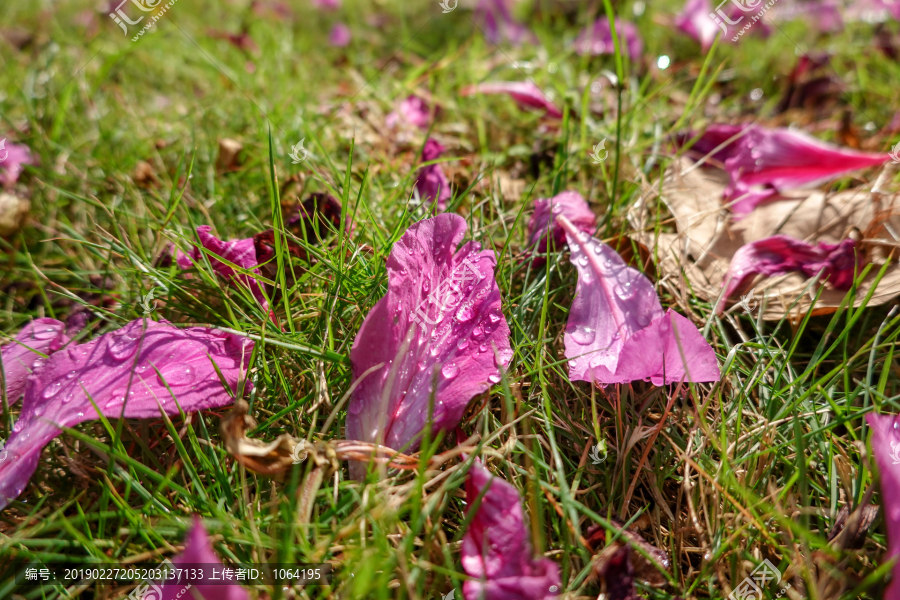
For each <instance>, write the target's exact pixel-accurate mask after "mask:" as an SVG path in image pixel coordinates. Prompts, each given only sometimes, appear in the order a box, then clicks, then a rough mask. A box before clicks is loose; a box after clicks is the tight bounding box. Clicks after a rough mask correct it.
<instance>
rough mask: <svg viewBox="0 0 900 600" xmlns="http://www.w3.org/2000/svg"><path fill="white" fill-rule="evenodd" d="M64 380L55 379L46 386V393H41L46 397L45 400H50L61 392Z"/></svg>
mask: <svg viewBox="0 0 900 600" xmlns="http://www.w3.org/2000/svg"><path fill="white" fill-rule="evenodd" d="M62 386H63V382H62V381H54V382H53V383H51V384H50V385H48V386H47V387H46V388H44V393H43V394H41V395H42V396H43V397H44V400H49V399H50V398H52V397H53V396H55V395H56V394H58V393H59V390H61V389H62Z"/></svg>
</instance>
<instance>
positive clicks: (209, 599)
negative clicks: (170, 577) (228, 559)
mask: <svg viewBox="0 0 900 600" xmlns="http://www.w3.org/2000/svg"><path fill="white" fill-rule="evenodd" d="M172 564H173V565H174V567H175V568H178V567H180V566H181V565H203V566H204V568H203V571H204V575H205V576H206V577H211V576H212V571H211V569H214V568H215V567H214V566H213V565H216V566H220V565H222V561H220V560H219V557H218V556H216V553H215V552H214V551H213V547H212V542H211V541H210V539H209V535H208V534H207V533H206V529H205V528H204V527H203V522H202V521H201V520H200V518H199V517H196V516H195V517H194V525H193V527H191V530H190V531H189V532H188V535H187V538H185V540H184V552H182V553H181V554H179V555H178V556H176V557H175V558H174V559H173V560H172ZM217 570H218V569H217ZM185 571H187V569H185ZM182 580H185V581H186V584H180V583H179V584H176V583H172V582H165V583H164V584H163V586H162V587H163V589H162V598H161V599H160V600H178V599H184V598H196V596H192V595H191V594H194V593H196V594H199V596H200V597H201V598H203V599H204V600H249V598H250V596H249V595H248V594H247V591H246V590H245V589H244V588H242V587H241V586H240V585H236V584H234V585H216V584H214V583H191V580H190V579H189V578H186V576H184V577H182ZM188 585H190V591H189V592H184V590H185V588H187V587H188Z"/></svg>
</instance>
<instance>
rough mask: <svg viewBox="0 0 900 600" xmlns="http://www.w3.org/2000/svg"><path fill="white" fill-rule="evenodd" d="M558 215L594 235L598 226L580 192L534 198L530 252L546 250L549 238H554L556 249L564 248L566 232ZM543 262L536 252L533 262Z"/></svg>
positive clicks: (530, 226) (536, 263) (529, 224)
mask: <svg viewBox="0 0 900 600" xmlns="http://www.w3.org/2000/svg"><path fill="white" fill-rule="evenodd" d="M557 215H562V216H564V217H566V218H567V219H568V220H569V221H571V222H572V224H573V225H575V228H576V229H577V230H578V231H583V232H584V233H587V234H588V235H594V232H595V231H596V230H597V217H596V216H594V212H593V211H592V210H591V207H590V206H588V203H587V202H585V201H584V197H582V195H581V194H579V193H578V192H562V193H560V194H557V195H556V196H553V197H552V198H539V199H537V200H535V201H534V212H533V213H532V214H531V220H530V221H529V222H528V248H529V249H530V250H531V252H533V253H536V254H539V255H541V254H546V253H547V240H548V239H552V240H553V247H554V248H555V249H556V250H560V249H562V247H563V244H565V242H566V232H565V231H564V230H563V228H562V227H561V226H560V225H559V224H558V223H557V222H556V216H557ZM548 233H549V235H548ZM544 262H545V259H544V258H543V257H542V256H536V257H535V258H534V262H533V264H534V265H535V266H539V265H542V264H544Z"/></svg>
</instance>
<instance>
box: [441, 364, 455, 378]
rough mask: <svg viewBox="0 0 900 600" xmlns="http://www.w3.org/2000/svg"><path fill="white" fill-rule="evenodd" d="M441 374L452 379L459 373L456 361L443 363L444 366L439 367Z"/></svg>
mask: <svg viewBox="0 0 900 600" xmlns="http://www.w3.org/2000/svg"><path fill="white" fill-rule="evenodd" d="M441 374H443V376H444V377H446V378H447V379H453V378H454V377H456V376H457V375H459V367H457V366H456V363H452V362H451V363H447V364H446V365H444V368H443V369H441Z"/></svg>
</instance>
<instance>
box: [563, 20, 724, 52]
mask: <svg viewBox="0 0 900 600" xmlns="http://www.w3.org/2000/svg"><path fill="white" fill-rule="evenodd" d="M707 18H708V17H707ZM615 23H616V37H617V38H618V40H619V52H621V53H622V54H627V55H628V56H630V57H631V59H632V60H637V59H639V58H640V57H641V54H642V53H643V51H644V42H643V40H642V39H641V34H640V33H638V28H637V26H636V25H635V24H634V23H631V22H630V21H625V20H624V19H616V21H615ZM575 52H577V53H578V54H592V55H595V56H597V55H601V54H615V52H616V46H615V44H614V43H613V36H612V28H611V27H610V25H609V19H608V18H607V17H601V18H599V19H597V20H596V21H595V22H594V25H593V26H588V27H586V28H585V29H584V30H583V31H582V32H581V33H580V34H579V35H578V37H577V38H575Z"/></svg>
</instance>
